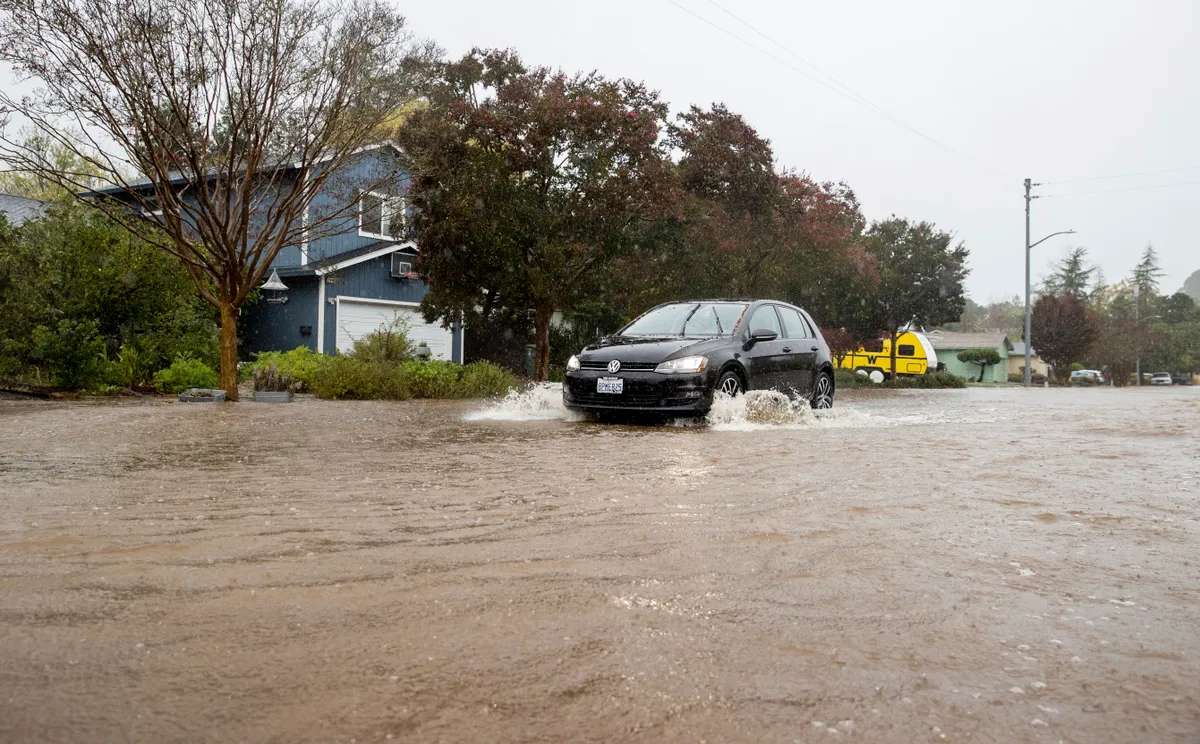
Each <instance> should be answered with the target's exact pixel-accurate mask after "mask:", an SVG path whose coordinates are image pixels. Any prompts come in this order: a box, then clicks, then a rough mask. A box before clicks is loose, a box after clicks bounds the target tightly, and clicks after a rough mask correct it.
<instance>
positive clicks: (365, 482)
mask: <svg viewBox="0 0 1200 744" xmlns="http://www.w3.org/2000/svg"><path fill="white" fill-rule="evenodd" d="M851 392H853V391H851ZM768 408H769V406H768ZM768 413H769V412H768ZM573 418H574V417H570V416H567V415H566V414H565V412H564V411H563V410H562V409H561V407H560V406H559V405H558V404H557V402H556V393H555V391H554V390H552V389H550V390H541V391H535V392H534V393H531V394H527V395H525V396H524V397H522V398H520V399H512V400H509V401H506V402H504V403H501V404H494V405H491V406H484V405H481V404H479V403H471V402H440V401H439V402H411V403H387V402H361V403H352V402H346V403H335V402H322V401H317V400H311V399H308V400H301V401H298V402H296V403H293V404H291V405H270V404H253V403H239V404H224V405H211V404H190V405H189V404H182V403H177V402H173V401H168V400H162V399H154V400H139V401H128V400H122V401H95V402H87V401H84V402H74V403H69V402H65V403H64V402H54V403H48V402H42V401H0V741H3V742H130V741H134V742H201V741H206V742H208V741H211V742H236V741H246V742H260V741H261V742H298V741H306V742H307V741H316V742H380V741H388V740H393V741H397V740H403V741H417V742H439V741H445V742H457V741H482V742H501V741H534V742H537V741H545V742H551V741H581V742H610V741H654V742H657V741H709V742H721V741H752V742H791V741H803V742H808V741H834V740H838V739H845V740H859V741H874V742H925V741H929V742H939V741H955V742H1060V741H1061V742H1079V743H1081V744H1082V743H1084V742H1088V743H1091V742H1120V743H1124V742H1197V741H1200V634H1198V632H1197V629H1198V627H1200V619H1198V617H1200V524H1198V523H1197V516H1198V507H1200V389H1197V388H1168V389H1141V390H1111V389H1093V390H1059V389H1054V390H1041V389H1035V390H1029V391H1025V390H1020V389H972V390H967V391H928V392H925V391H914V392H904V393H898V394H890V395H889V394H870V393H858V394H857V395H844V396H842V397H841V398H839V402H838V407H837V408H836V409H835V410H834V412H833V413H832V414H829V415H825V416H820V417H816V416H814V415H812V414H811V413H802V414H796V415H784V416H779V415H778V412H775V414H772V415H758V416H752V417H751V419H752V420H747V416H746V409H745V406H744V404H743V403H742V402H740V401H739V402H734V403H729V404H724V405H722V406H721V408H720V410H718V411H716V412H715V413H714V416H713V419H712V421H711V422H710V423H709V424H708V425H691V426H685V425H675V424H672V425H666V426H654V427H651V426H626V425H615V424H602V423H596V422H591V421H586V420H582V421H580V420H573Z"/></svg>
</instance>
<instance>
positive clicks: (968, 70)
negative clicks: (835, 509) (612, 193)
mask: <svg viewBox="0 0 1200 744" xmlns="http://www.w3.org/2000/svg"><path fill="white" fill-rule="evenodd" d="M677 2H678V3H679V4H680V5H681V6H683V7H684V8H687V9H688V10H691V11H693V12H694V13H697V14H699V15H702V16H704V17H706V18H708V19H710V20H711V21H712V22H713V23H715V24H717V25H719V26H720V27H722V28H725V29H728V30H729V31H730V32H732V33H735V34H737V35H738V36H740V37H742V38H743V39H745V40H747V41H749V42H751V43H753V44H755V45H756V46H759V47H760V48H762V49H764V50H767V51H770V52H771V53H772V54H773V55H775V56H776V57H778V58H779V59H781V60H784V61H786V62H787V63H789V64H791V65H793V66H795V67H797V68H800V69H801V70H804V71H806V72H809V73H810V74H813V75H814V76H818V77H819V75H817V73H815V72H812V70H811V69H810V68H808V67H806V66H805V65H804V64H803V63H802V62H800V61H799V60H797V59H796V58H795V57H792V56H790V55H789V54H788V52H786V51H783V50H782V49H780V48H779V47H776V46H773V45H772V44H771V43H770V42H769V41H767V40H765V39H763V38H762V37H760V36H757V35H756V34H755V33H754V31H751V30H750V29H748V28H746V27H745V26H742V25H740V24H739V23H738V21H737V20H735V19H734V18H732V17H730V16H729V15H726V14H725V13H724V12H722V11H721V10H720V9H719V8H718V7H716V6H715V5H713V4H712V3H711V2H709V0H677ZM717 2H719V3H720V5H721V6H723V7H724V8H726V9H728V10H730V11H732V12H733V13H735V14H736V15H737V16H738V17H739V18H741V19H742V20H744V21H746V22H748V23H749V24H751V25H752V26H754V27H755V28H757V29H758V30H759V31H762V32H764V33H766V34H767V35H768V36H770V37H771V38H772V39H774V40H775V41H777V42H780V43H781V44H783V45H784V46H785V47H786V48H787V49H790V50H791V51H792V52H795V53H796V54H798V55H799V56H800V57H801V58H803V59H804V60H806V61H807V62H810V63H812V64H814V65H816V66H817V67H818V68H820V70H821V71H823V72H825V73H827V74H829V75H832V76H833V77H834V78H836V79H837V80H838V81H840V82H841V83H843V84H845V85H846V86H848V87H849V88H851V89H852V90H854V91H856V92H857V93H859V94H861V95H862V96H865V97H866V98H867V99H869V100H870V101H871V102H873V103H874V104H876V105H878V106H879V107H881V108H882V109H884V110H886V111H887V112H888V113H890V114H891V115H892V116H894V117H896V118H898V119H900V120H902V121H903V122H905V123H906V124H908V125H910V126H912V127H913V128H915V129H917V130H919V131H921V132H922V133H924V134H926V135H928V136H929V137H930V138H932V139H934V140H937V141H938V142H940V143H942V144H944V145H946V146H947V147H949V148H951V149H952V150H954V151H957V152H958V153H961V154H962V156H959V155H955V154H953V153H951V152H948V151H947V150H946V149H943V148H941V147H939V146H937V145H934V144H931V143H930V142H929V141H927V140H925V139H923V138H922V137H920V136H918V135H917V134H914V133H913V132H912V131H910V130H908V129H905V128H904V127H903V126H900V125H898V124H895V123H893V122H892V121H889V120H888V119H886V118H884V117H883V116H881V115H879V114H877V113H874V112H872V111H870V110H868V109H867V108H864V107H863V106H861V105H859V104H856V103H853V102H851V101H849V100H847V99H846V98H843V97H841V96H839V95H837V94H835V93H833V92H831V91H830V90H829V89H827V88H825V87H822V86H821V85H820V84H818V83H815V82H813V81H812V80H810V79H807V78H805V77H803V76H802V75H800V74H799V73H797V72H795V71H793V70H791V69H789V68H788V67H786V66H784V65H783V64H781V63H780V62H777V61H775V60H772V59H771V58H769V57H767V56H766V55H764V54H762V53H760V52H758V51H755V50H754V49H751V48H749V47H747V46H746V45H744V44H742V43H741V42H739V41H737V40H735V39H733V38H731V37H730V36H728V35H726V34H725V33H723V32H722V31H720V30H718V29H717V28H714V27H713V26H711V25H708V24H706V23H705V22H703V21H701V20H698V19H697V18H695V17H694V16H692V15H689V14H688V13H687V12H686V11H684V10H681V9H680V8H678V7H676V6H674V5H672V4H671V3H670V2H669V1H668V0H636V1H634V0H606V1H605V2H576V1H570V0H505V1H504V2H496V1H495V0H489V1H486V2H485V1H483V0H460V1H459V2H443V3H401V7H402V8H403V9H404V12H405V13H406V14H407V15H408V18H409V21H410V23H411V25H412V28H413V30H414V31H416V32H417V33H419V34H421V35H425V36H430V37H433V38H434V39H436V40H437V41H438V42H439V43H440V44H441V45H442V46H444V47H445V48H446V49H447V51H448V52H449V53H451V54H454V55H458V54H461V53H463V52H465V51H467V50H468V49H469V48H470V47H472V46H476V45H477V46H489V47H511V48H514V49H516V50H518V51H519V52H520V53H521V55H522V57H523V58H524V60H525V61H526V62H527V63H530V64H544V65H549V66H552V67H561V68H563V69H565V70H567V71H572V72H573V71H577V70H590V69H596V70H599V71H600V72H601V73H603V74H605V75H608V76H612V77H617V76H624V77H630V78H635V79H638V80H644V81H645V82H646V83H647V84H648V85H650V86H651V87H653V88H657V89H658V90H660V91H661V93H662V95H663V98H664V99H666V100H667V101H669V102H670V103H671V105H672V107H673V108H674V109H676V110H678V109H681V108H683V107H685V106H686V105H688V104H690V103H697V104H701V105H707V104H709V103H711V102H713V101H723V102H724V103H726V104H727V105H728V106H729V107H730V108H731V109H733V110H734V111H737V112H739V113H741V114H743V115H744V116H745V117H746V118H747V120H748V121H749V122H750V123H751V124H752V125H754V126H755V127H756V128H758V130H759V131H760V132H761V133H762V134H763V135H765V136H767V137H769V138H770V139H771V141H772V143H773V144H774V148H775V153H776V156H777V157H778V159H779V162H780V164H781V165H785V166H793V167H796V168H800V169H802V170H806V171H808V172H809V173H810V174H811V175H812V176H814V177H815V178H818V179H821V180H845V181H847V182H848V183H849V184H850V185H851V186H852V187H853V188H854V189H855V191H856V192H857V193H858V195H859V198H860V199H861V201H862V204H863V210H864V212H865V213H866V215H867V217H868V218H882V217H887V216H888V215H890V214H893V213H894V214H897V215H900V216H904V217H910V218H915V219H927V220H931V221H933V222H935V223H937V224H938V225H939V226H940V227H942V228H945V229H949V230H951V231H953V232H955V233H956V234H957V235H958V236H959V237H960V238H961V239H963V240H964V241H966V244H967V246H968V248H969V249H970V251H971V262H970V265H971V269H972V271H971V275H970V277H969V278H968V282H967V286H968V290H969V292H970V294H971V296H972V297H973V298H974V299H976V300H977V301H981V302H982V301H986V300H988V299H1000V298H1003V297H1006V296H1011V295H1013V294H1016V293H1020V292H1023V282H1024V264H1023V259H1022V255H1021V251H1022V243H1023V240H1024V229H1025V223H1024V211H1023V204H1024V202H1023V200H1022V193H1023V192H1022V185H1021V182H1022V179H1024V178H1025V177H1026V176H1028V177H1031V178H1033V180H1034V181H1035V182H1038V181H1054V180H1064V179H1077V178H1086V177H1091V176H1106V175H1110V174H1126V173H1133V172H1141V171H1157V170H1164V169H1173V168H1186V167H1189V166H1194V168H1192V169H1190V170H1181V171H1179V172H1174V173H1161V174H1157V175H1148V176H1139V177H1125V178H1112V179H1105V180H1096V181H1083V182H1079V183H1066V184H1061V185H1054V186H1050V185H1047V186H1044V187H1042V188H1041V189H1038V190H1035V193H1039V192H1040V193H1043V194H1049V193H1065V192H1074V191H1094V190H1101V189H1128V188H1132V187H1141V186H1149V185H1157V184H1178V183H1184V182H1188V183H1190V185H1187V186H1179V187H1174V188H1158V189H1146V190H1137V191H1122V192H1117V193H1110V194H1094V195H1088V196H1070V197H1062V198H1054V199H1049V198H1047V199H1038V200H1036V201H1034V202H1033V219H1032V224H1033V228H1032V230H1033V240H1037V239H1038V238H1040V237H1042V236H1043V235H1045V234H1048V233H1051V232H1054V231H1056V230H1065V229H1068V228H1073V229H1075V230H1076V231H1078V233H1079V234H1078V235H1072V236H1066V237H1058V238H1052V239H1050V240H1049V241H1047V242H1046V243H1044V244H1042V245H1041V246H1039V247H1038V248H1035V249H1034V262H1033V267H1034V278H1035V281H1036V278H1037V276H1038V275H1039V274H1044V273H1046V271H1047V266H1048V264H1049V262H1050V261H1051V260H1054V259H1057V258H1058V257H1060V256H1061V255H1062V253H1063V252H1064V251H1065V249H1066V247H1067V246H1073V245H1083V246H1086V247H1087V248H1088V251H1089V253H1090V254H1091V257H1092V260H1093V261H1094V262H1095V263H1098V264H1099V265H1101V266H1102V268H1103V269H1104V272H1105V275H1106V276H1107V278H1108V280H1109V281H1114V280H1116V279H1119V278H1121V277H1124V276H1126V275H1127V274H1128V273H1129V270H1130V269H1131V268H1132V267H1133V265H1134V264H1135V263H1136V261H1137V259H1138V256H1139V254H1140V253H1141V250H1142V249H1143V248H1144V247H1145V245H1146V243H1147V241H1150V242H1153V243H1154V246H1155V248H1156V249H1157V250H1158V252H1159V256H1160V260H1161V263H1162V266H1163V268H1164V269H1165V271H1166V272H1167V275H1166V277H1164V279H1163V289H1164V290H1166V291H1175V290H1176V289H1178V288H1179V287H1180V286H1181V285H1182V284H1183V281H1184V279H1185V278H1187V276H1188V275H1189V274H1190V273H1191V272H1193V271H1195V270H1197V269H1200V249H1198V247H1197V246H1198V245H1200V241H1198V240H1197V236H1198V234H1200V210H1198V209H1196V207H1195V205H1196V203H1197V201H1198V200H1200V80H1198V73H1200V45H1198V44H1196V43H1195V41H1196V38H1197V33H1198V32H1200V3H1197V2H1195V0H1175V1H1171V0H1148V1H1147V2H1138V3H1129V2H1120V3H1118V2H1114V1H1112V0H1104V1H1103V2H1100V1H1090V2H1089V1H1085V0H1074V1H1068V0H1054V1H1053V2H1044V1H1042V2H1030V1H1022V2H1011V1H1010V2H1005V3H999V4H996V3H993V4H989V5H984V4H980V3H964V2H962V1H961V0H957V1H955V2H895V0H859V1H858V2H853V3H840V2H823V3H815V2H788V1H786V0H717ZM826 81H827V82H828V80H826ZM831 85H832V83H831ZM835 87H836V86H835Z"/></svg>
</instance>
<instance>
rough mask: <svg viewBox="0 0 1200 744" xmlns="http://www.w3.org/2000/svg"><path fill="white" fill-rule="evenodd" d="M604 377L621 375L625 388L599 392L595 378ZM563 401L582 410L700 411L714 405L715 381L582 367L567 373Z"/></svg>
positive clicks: (695, 377) (692, 376)
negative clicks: (611, 373)
mask: <svg viewBox="0 0 1200 744" xmlns="http://www.w3.org/2000/svg"><path fill="white" fill-rule="evenodd" d="M601 377H620V378H621V379H622V380H624V381H625V391H624V392H623V393H619V394H613V393H598V392H596V380H598V379H600V378H601ZM563 405H565V406H566V407H567V408H575V409H579V410H595V411H642V412H655V413H677V414H690V413H697V414H698V413H705V412H707V411H708V409H709V408H711V407H712V384H711V380H709V376H708V375H707V374H698V375H664V374H659V373H658V372H640V371H639V372H621V373H619V374H616V375H610V374H608V373H607V372H605V371H604V370H590V369H581V370H574V371H571V372H568V373H567V374H566V377H565V379H564V381H563Z"/></svg>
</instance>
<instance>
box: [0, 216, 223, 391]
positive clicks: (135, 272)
mask: <svg viewBox="0 0 1200 744" xmlns="http://www.w3.org/2000/svg"><path fill="white" fill-rule="evenodd" d="M192 286H193V285H192V282H191V279H190V278H189V277H188V275H187V272H186V271H185V270H184V268H183V267H182V266H180V265H179V263H178V262H177V261H175V260H173V259H172V258H171V257H170V256H168V255H167V254H166V253H164V252H163V251H161V250H159V249H158V248H157V247H155V246H154V245H151V244H150V243H148V242H146V241H144V240H142V239H141V238H139V237H138V236H136V235H133V234H132V233H130V232H129V231H127V230H125V229H124V228H123V227H122V226H121V225H119V224H117V223H115V222H114V221H113V220H111V219H109V218H108V217H107V216H106V215H104V214H103V213H101V212H99V211H97V210H94V209H89V208H87V207H84V206H80V205H78V204H75V203H71V202H65V203H61V204H56V205H53V206H51V207H50V209H49V210H48V211H47V213H46V215H45V216H44V217H42V218H41V219H37V220H31V221H29V222H26V223H25V224H24V225H22V226H21V228H20V229H18V230H7V229H0V366H3V367H6V368H7V372H8V373H9V374H18V373H19V372H20V371H21V370H23V369H24V370H32V371H35V372H36V371H38V370H43V371H45V372H46V373H47V374H50V375H51V376H55V377H58V378H60V382H61V383H62V384H70V385H74V384H78V383H79V381H80V380H81V379H83V378H81V377H80V376H79V375H75V374H74V373H71V372H61V373H60V371H59V370H58V369H57V368H56V366H57V365H60V364H61V363H62V362H64V361H70V362H71V364H75V362H74V361H71V360H73V359H76V358H75V357H70V356H69V355H66V354H65V352H63V353H60V350H57V349H53V348H51V347H52V345H53V344H52V337H58V338H61V339H63V344H64V345H71V344H77V345H80V346H87V345H88V344H90V343H91V339H92V338H93V337H94V338H96V339H98V340H100V342H101V343H102V346H101V349H107V352H108V353H109V355H110V356H112V357H115V356H116V355H117V354H118V350H119V348H120V347H121V346H122V345H123V344H124V345H127V346H128V347H129V348H131V349H135V350H136V351H135V352H133V353H136V354H137V355H138V357H139V359H140V362H139V363H140V365H141V366H143V367H145V368H147V370H148V372H153V370H154V369H157V368H158V367H159V366H164V365H165V364H168V363H170V361H171V359H173V358H174V357H175V356H176V355H177V354H179V353H181V352H183V353H187V354H190V355H193V356H196V357H199V358H200V359H202V360H203V361H205V362H206V363H208V364H212V363H214V362H215V361H216V359H217V335H216V323H215V320H216V317H215V312H214V311H213V310H212V309H211V308H210V307H209V306H207V305H206V304H205V303H204V302H203V301H202V300H201V299H200V298H199V297H198V296H197V295H196V294H195V293H194V292H193V291H191V290H192ZM64 324H65V325H64ZM39 328H41V329H42V331H40V332H38V331H37V329H39ZM35 335H36V338H35ZM81 339H83V340H81ZM89 353H91V351H89ZM85 356H86V355H85ZM93 356H94V354H93ZM80 368H81V369H86V366H84V367H80ZM93 371H94V370H93ZM64 380H65V381H64ZM84 382H86V380H84Z"/></svg>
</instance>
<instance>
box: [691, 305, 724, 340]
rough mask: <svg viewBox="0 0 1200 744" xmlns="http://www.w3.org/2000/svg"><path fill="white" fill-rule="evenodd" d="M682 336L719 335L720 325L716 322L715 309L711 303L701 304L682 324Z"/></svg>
mask: <svg viewBox="0 0 1200 744" xmlns="http://www.w3.org/2000/svg"><path fill="white" fill-rule="evenodd" d="M683 335H684V336H719V335H721V326H720V325H719V324H718V323H717V311H716V310H715V309H713V306H712V305H701V306H700V307H699V308H698V309H697V310H696V312H694V313H692V317H690V318H688V319H687V322H686V323H684V324H683Z"/></svg>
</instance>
